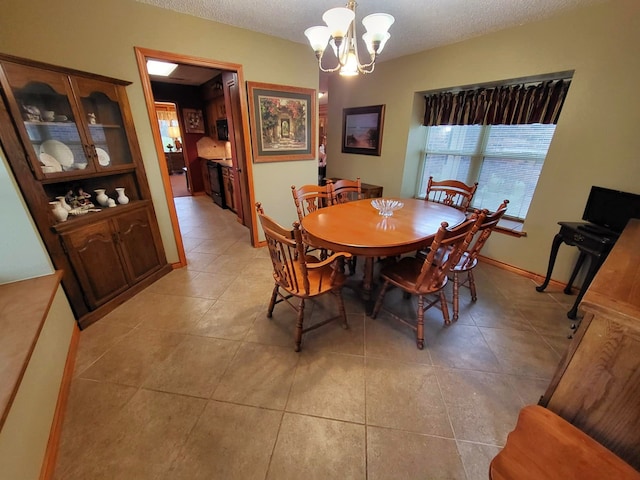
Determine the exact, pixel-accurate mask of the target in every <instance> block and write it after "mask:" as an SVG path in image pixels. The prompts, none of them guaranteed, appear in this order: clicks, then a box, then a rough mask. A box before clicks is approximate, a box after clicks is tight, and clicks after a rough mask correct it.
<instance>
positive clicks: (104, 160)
mask: <svg viewBox="0 0 640 480" xmlns="http://www.w3.org/2000/svg"><path fill="white" fill-rule="evenodd" d="M96 153H97V154H98V163H99V164H100V166H102V167H108V166H109V164H110V163H111V158H109V154H108V153H107V152H106V151H105V150H103V149H101V148H96Z"/></svg>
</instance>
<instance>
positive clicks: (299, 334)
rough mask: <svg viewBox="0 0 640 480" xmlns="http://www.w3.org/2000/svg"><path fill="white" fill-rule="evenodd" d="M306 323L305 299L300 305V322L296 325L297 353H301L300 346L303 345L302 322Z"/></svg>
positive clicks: (302, 299) (301, 300)
mask: <svg viewBox="0 0 640 480" xmlns="http://www.w3.org/2000/svg"><path fill="white" fill-rule="evenodd" d="M303 321H304V298H301V299H300V305H299V306H298V321H297V323H296V333H295V341H296V352H299V351H300V345H301V344H302V322H303Z"/></svg>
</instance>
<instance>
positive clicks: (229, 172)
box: [222, 167, 236, 213]
mask: <svg viewBox="0 0 640 480" xmlns="http://www.w3.org/2000/svg"><path fill="white" fill-rule="evenodd" d="M233 180H234V178H233V169H232V168H231V167H222V186H223V189H224V199H225V203H226V206H227V208H228V209H229V210H231V211H233V212H234V213H235V211H236V207H235V202H234V198H233Z"/></svg>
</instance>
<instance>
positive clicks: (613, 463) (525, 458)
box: [489, 405, 640, 480]
mask: <svg viewBox="0 0 640 480" xmlns="http://www.w3.org/2000/svg"><path fill="white" fill-rule="evenodd" d="M489 478H490V479H491V480H516V479H517V480H559V479H576V480H578V479H579V480H604V479H612V480H613V479H616V480H639V479H640V473H638V472H637V471H635V470H634V469H633V468H631V467H630V466H629V465H628V464H627V463H625V462H624V461H623V460H621V459H620V458H618V457H617V456H616V455H615V454H613V453H612V452H610V451H609V450H607V449H606V448H604V447H603V446H602V445H600V444H599V443H598V442H596V441H595V440H593V439H592V438H591V437H589V436H588V435H586V434H585V433H584V432H582V431H581V430H579V429H577V428H576V427H574V426H573V425H571V424H570V423H568V422H566V421H565V420H563V419H562V418H561V417H559V416H558V415H556V414H554V413H553V412H551V411H550V410H547V409H545V408H542V407H539V406H537V405H529V406H526V407H524V408H523V409H522V410H521V411H520V415H519V417H518V423H517V424H516V428H515V429H514V430H513V431H512V432H511V433H510V434H509V436H508V437H507V442H506V444H505V446H504V448H503V449H502V450H501V451H500V453H498V455H497V456H496V457H495V458H494V459H493V460H492V461H491V466H490V467H489Z"/></svg>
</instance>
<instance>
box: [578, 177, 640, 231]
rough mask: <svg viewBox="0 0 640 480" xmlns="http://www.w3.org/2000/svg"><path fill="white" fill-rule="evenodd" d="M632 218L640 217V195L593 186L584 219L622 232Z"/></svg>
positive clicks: (583, 215)
mask: <svg viewBox="0 0 640 480" xmlns="http://www.w3.org/2000/svg"><path fill="white" fill-rule="evenodd" d="M630 218H640V195H636V194H635V193H629V192H621V191H619V190H612V189H610V188H604V187H597V186H595V185H594V186H592V187H591V192H590V193H589V198H588V199H587V205H586V206H585V208H584V213H583V214H582V219H583V220H584V221H586V222H589V223H591V224H594V225H597V226H598V227H603V228H606V229H609V230H613V231H614V232H616V233H620V232H622V230H624V227H625V226H626V225H627V222H628V221H629V219H630Z"/></svg>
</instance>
